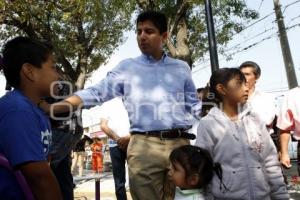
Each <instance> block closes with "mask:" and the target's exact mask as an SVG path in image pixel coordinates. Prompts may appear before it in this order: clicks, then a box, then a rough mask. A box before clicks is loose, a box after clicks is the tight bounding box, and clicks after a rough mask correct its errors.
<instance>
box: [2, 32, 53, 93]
mask: <svg viewBox="0 0 300 200" xmlns="http://www.w3.org/2000/svg"><path fill="white" fill-rule="evenodd" d="M51 53H52V50H51V47H50V46H48V45H47V44H45V43H42V42H39V41H36V40H33V39H31V38H28V37H16V38H14V39H12V40H10V41H8V42H7V43H6V44H5V45H4V48H3V50H2V55H3V57H2V59H1V67H0V68H2V69H3V72H4V76H5V78H6V81H7V83H8V84H9V85H10V86H12V87H14V88H18V87H19V86H20V70H21V68H22V65H23V64H24V63H30V64H32V65H33V66H35V67H38V68H41V65H42V63H44V62H45V61H46V60H47V59H48V56H49V54H51Z"/></svg>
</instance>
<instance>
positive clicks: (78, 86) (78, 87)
mask: <svg viewBox="0 0 300 200" xmlns="http://www.w3.org/2000/svg"><path fill="white" fill-rule="evenodd" d="M85 78H86V73H85V71H82V72H81V73H80V74H79V76H78V78H77V80H76V83H75V86H76V88H75V90H76V91H77V90H81V89H83V87H84V83H85Z"/></svg>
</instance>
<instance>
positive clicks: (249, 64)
mask: <svg viewBox="0 0 300 200" xmlns="http://www.w3.org/2000/svg"><path fill="white" fill-rule="evenodd" d="M246 67H251V68H252V69H253V72H254V75H255V77H256V78H259V77H260V74H261V70H260V67H259V65H258V64H257V63H256V62H253V61H246V62H243V63H242V64H241V65H240V66H239V69H240V70H241V69H243V68H246Z"/></svg>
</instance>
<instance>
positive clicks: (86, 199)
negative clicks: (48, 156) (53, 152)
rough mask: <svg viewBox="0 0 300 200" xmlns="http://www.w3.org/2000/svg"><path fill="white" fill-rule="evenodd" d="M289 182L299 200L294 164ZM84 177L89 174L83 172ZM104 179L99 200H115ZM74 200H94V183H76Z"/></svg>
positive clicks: (294, 198) (109, 181)
mask: <svg viewBox="0 0 300 200" xmlns="http://www.w3.org/2000/svg"><path fill="white" fill-rule="evenodd" d="M284 173H285V174H286V175H287V177H288V180H289V186H288V188H289V193H290V196H291V198H290V199H291V200H300V177H298V176H297V168H296V163H295V162H293V167H292V168H291V169H290V170H284ZM84 174H85V175H86V176H89V174H91V172H90V171H85V173H84ZM103 175H104V178H102V179H101V181H100V188H101V194H100V196H101V200H115V199H116V198H115V193H114V181H113V177H112V174H111V173H108V172H106V173H104V174H103ZM127 196H128V200H132V199H131V197H130V193H129V191H128V192H127ZM74 199H75V200H94V199H95V182H94V180H88V181H79V182H77V183H76V188H75V198H74Z"/></svg>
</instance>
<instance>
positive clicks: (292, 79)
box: [274, 0, 298, 89]
mask: <svg viewBox="0 0 300 200" xmlns="http://www.w3.org/2000/svg"><path fill="white" fill-rule="evenodd" d="M274 9H275V13H276V20H277V24H278V32H279V39H280V45H281V51H282V56H283V61H284V66H285V71H286V76H287V80H288V85H289V88H290V89H291V88H294V87H297V86H298V82H297V77H296V73H295V68H294V62H293V58H292V54H291V50H290V45H289V41H288V37H287V34H286V30H285V25H284V19H283V15H282V12H281V5H280V2H279V0H274Z"/></svg>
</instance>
